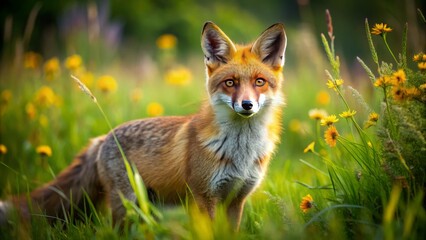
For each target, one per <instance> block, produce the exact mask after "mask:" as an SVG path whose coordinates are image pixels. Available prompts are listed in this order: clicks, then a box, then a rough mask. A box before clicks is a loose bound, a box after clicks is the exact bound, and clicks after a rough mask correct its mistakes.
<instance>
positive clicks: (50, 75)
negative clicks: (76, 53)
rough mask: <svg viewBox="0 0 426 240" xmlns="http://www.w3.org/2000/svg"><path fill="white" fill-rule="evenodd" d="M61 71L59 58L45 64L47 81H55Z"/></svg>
mask: <svg viewBox="0 0 426 240" xmlns="http://www.w3.org/2000/svg"><path fill="white" fill-rule="evenodd" d="M60 71H61V67H60V64H59V60H58V58H56V57H54V58H51V59H49V60H47V61H46V62H45V63H44V74H45V76H46V79H48V80H53V79H54V78H55V77H56V76H57V75H58V74H59V72H60Z"/></svg>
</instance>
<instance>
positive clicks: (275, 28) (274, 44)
mask: <svg viewBox="0 0 426 240" xmlns="http://www.w3.org/2000/svg"><path fill="white" fill-rule="evenodd" d="M286 46H287V37H286V35H285V31H284V25H283V24H282V23H276V24H274V25H272V26H270V27H269V28H268V29H266V30H265V31H264V32H263V33H262V34H261V35H260V37H259V38H258V39H257V40H256V41H255V42H254V43H253V46H252V48H251V51H252V52H253V53H255V54H257V55H258V56H259V57H260V59H261V60H262V62H264V63H265V64H268V65H270V66H271V67H273V68H281V67H283V66H284V61H285V56H284V54H285V48H286Z"/></svg>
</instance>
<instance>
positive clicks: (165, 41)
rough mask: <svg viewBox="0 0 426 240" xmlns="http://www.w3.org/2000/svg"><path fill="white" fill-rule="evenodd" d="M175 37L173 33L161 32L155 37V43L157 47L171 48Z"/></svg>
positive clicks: (174, 43) (175, 39)
mask: <svg viewBox="0 0 426 240" xmlns="http://www.w3.org/2000/svg"><path fill="white" fill-rule="evenodd" d="M176 43H177V38H176V36H175V35H173V34H163V35H161V36H160V37H158V38H157V41H156V44H157V47H158V48H159V49H164V50H167V49H172V48H174V47H175V46H176Z"/></svg>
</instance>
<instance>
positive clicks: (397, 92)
mask: <svg viewBox="0 0 426 240" xmlns="http://www.w3.org/2000/svg"><path fill="white" fill-rule="evenodd" d="M392 96H393V99H395V100H397V101H402V100H405V99H406V98H407V89H406V88H405V87H402V86H395V87H393V88H392Z"/></svg>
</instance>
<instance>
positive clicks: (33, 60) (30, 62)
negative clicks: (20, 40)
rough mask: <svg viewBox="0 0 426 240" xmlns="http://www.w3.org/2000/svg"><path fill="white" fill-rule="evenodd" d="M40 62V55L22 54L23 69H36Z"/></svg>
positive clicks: (32, 53)
mask: <svg viewBox="0 0 426 240" xmlns="http://www.w3.org/2000/svg"><path fill="white" fill-rule="evenodd" d="M41 62H42V57H41V55H40V54H38V53H35V52H26V53H25V54H24V67H25V68H28V69H37V68H38V67H39V66H40V63H41Z"/></svg>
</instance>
